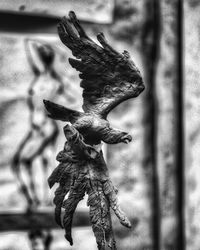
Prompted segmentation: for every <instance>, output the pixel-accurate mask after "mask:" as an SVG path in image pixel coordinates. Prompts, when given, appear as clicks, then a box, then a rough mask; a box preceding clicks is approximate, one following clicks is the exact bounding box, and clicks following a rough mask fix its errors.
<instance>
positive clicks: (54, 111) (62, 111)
mask: <svg viewBox="0 0 200 250" xmlns="http://www.w3.org/2000/svg"><path fill="white" fill-rule="evenodd" d="M43 102H44V105H45V108H46V110H47V111H48V116H49V117H50V118H52V119H54V120H61V121H69V122H71V123H74V122H75V121H76V120H77V119H78V118H79V117H81V116H82V115H83V113H81V112H79V111H76V110H72V109H68V108H66V107H64V106H62V105H59V104H56V103H54V102H50V101H48V100H43Z"/></svg>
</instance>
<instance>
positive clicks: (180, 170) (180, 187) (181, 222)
mask: <svg viewBox="0 0 200 250" xmlns="http://www.w3.org/2000/svg"><path fill="white" fill-rule="evenodd" d="M177 7H178V10H177V18H178V22H177V26H178V27H177V28H178V29H177V37H178V39H177V42H178V44H177V53H178V55H177V61H178V62H177V63H178V68H177V73H178V77H177V80H178V81H177V84H178V91H177V93H175V94H176V97H177V114H178V120H177V145H176V146H177V150H176V153H177V172H176V175H177V176H176V178H177V210H178V211H177V212H178V235H177V241H178V243H177V246H179V249H181V250H184V249H185V214H184V211H185V209H184V208H185V197H184V193H185V192H184V190H185V188H184V117H183V115H184V110H183V107H184V105H183V95H184V93H183V92H184V89H183V81H184V79H183V74H184V71H183V70H184V69H183V1H182V0H179V1H178V6H177Z"/></svg>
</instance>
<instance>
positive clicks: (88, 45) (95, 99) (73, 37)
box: [44, 11, 144, 250]
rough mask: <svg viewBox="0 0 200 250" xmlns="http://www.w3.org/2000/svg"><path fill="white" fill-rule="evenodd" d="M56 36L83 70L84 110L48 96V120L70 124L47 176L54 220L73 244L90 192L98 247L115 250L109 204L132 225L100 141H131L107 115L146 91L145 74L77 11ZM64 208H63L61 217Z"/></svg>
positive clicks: (81, 76)
mask: <svg viewBox="0 0 200 250" xmlns="http://www.w3.org/2000/svg"><path fill="white" fill-rule="evenodd" d="M58 34H59V37H60V39H61V41H62V43H63V44H64V45H65V46H66V47H68V48H69V49H70V50H71V51H72V54H73V56H74V57H76V59H74V58H69V63H70V65H71V66H72V67H73V68H75V69H76V70H77V71H79V72H80V74H79V77H80V78H81V82H80V86H81V87H82V88H83V94H82V96H83V106H82V108H83V112H79V111H76V110H72V109H69V108H67V107H64V106H61V105H59V104H56V103H53V102H51V101H50V100H44V105H45V108H46V110H47V112H48V116H49V117H50V118H52V119H55V120H61V121H64V122H67V125H66V126H65V127H64V134H65V137H66V143H65V145H64V149H63V150H62V151H61V152H59V154H58V156H57V160H58V162H59V165H58V166H57V167H56V168H55V169H54V171H53V173H52V174H51V176H50V177H49V179H48V182H49V185H50V187H52V186H53V185H54V184H55V183H59V186H58V188H57V189H56V191H55V198H54V203H55V206H56V207H55V219H56V221H57V223H58V224H59V225H60V226H61V227H64V228H65V237H66V239H67V240H68V241H69V242H70V244H71V245H72V244H73V240H72V236H71V226H72V218H73V214H74V212H75V209H76V207H77V204H78V202H79V201H80V200H81V199H83V197H84V195H85V193H86V194H88V203H87V204H88V206H89V207H90V221H91V223H92V228H93V232H94V235H95V237H96V241H97V246H98V249H100V250H104V249H107V247H109V248H110V249H116V242H115V239H114V233H113V230H112V223H111V215H110V208H112V209H113V211H114V212H115V214H116V216H117V217H118V218H119V220H120V222H121V224H122V225H124V226H126V227H131V224H130V221H129V220H128V218H127V217H126V216H125V214H124V213H123V212H122V211H121V209H120V207H119V204H118V201H117V189H116V188H115V187H114V186H113V184H112V182H111V180H110V177H109V173H108V168H107V165H106V163H105V161H104V158H103V153H102V150H101V147H100V146H99V145H101V142H102V141H103V142H105V143H108V144H116V143H120V142H123V143H129V142H130V141H131V140H132V137H131V136H130V135H129V134H128V133H126V132H123V131H120V130H117V129H114V128H112V127H111V126H110V124H109V122H108V120H107V116H108V114H109V112H110V111H111V110H112V109H114V108H115V107H116V106H118V105H119V104H120V103H122V102H124V101H125V100H128V99H130V98H134V97H137V96H138V95H139V94H140V93H141V92H142V91H143V90H144V84H143V80H142V76H141V74H140V71H139V70H138V68H137V67H136V66H135V64H134V62H133V61H132V60H131V58H130V55H129V53H128V52H127V51H124V52H123V53H122V54H120V53H118V52H117V51H116V50H114V49H113V48H112V47H111V46H110V45H109V44H108V42H107V41H106V39H105V37H104V34H103V33H99V34H98V35H97V39H98V41H99V43H100V45H98V44H96V43H95V42H94V41H93V40H92V39H91V38H89V37H88V36H87V34H86V33H85V31H84V29H83V28H82V27H81V25H80V23H79V21H78V19H77V18H76V15H75V13H74V12H73V11H70V12H69V19H67V18H66V17H64V18H63V19H62V20H61V22H60V23H59V25H58ZM67 193H68V197H67V198H65V197H66V194H67ZM62 208H63V209H65V212H64V216H63V219H62V221H61V217H62V216H61V210H62Z"/></svg>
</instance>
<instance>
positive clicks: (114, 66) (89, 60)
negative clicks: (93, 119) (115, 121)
mask: <svg viewBox="0 0 200 250" xmlns="http://www.w3.org/2000/svg"><path fill="white" fill-rule="evenodd" d="M69 19H70V20H67V18H65V17H64V18H63V19H62V21H61V22H60V24H59V25H58V34H59V36H60V39H61V41H62V42H63V43H64V44H65V45H66V46H67V47H68V48H69V49H70V50H71V51H72V54H73V55H74V56H75V57H76V58H77V59H78V60H75V59H72V58H69V63H70V64H71V66H72V67H73V68H75V69H76V70H78V71H79V72H80V73H81V74H80V75H79V76H80V78H81V79H82V81H81V83H80V85H81V87H82V88H83V99H84V100H83V101H84V102H83V110H84V111H85V112H89V113H96V114H98V115H100V116H102V117H104V118H106V116H107V114H108V113H109V112H110V111H111V110H112V109H113V108H115V107H116V106H117V105H118V104H120V103H121V102H123V101H125V100H127V99H129V98H133V97H136V96H138V95H139V94H140V93H141V92H142V91H143V90H144V85H143V81H142V77H141V74H140V72H139V70H138V69H137V67H136V66H135V64H134V63H133V61H131V59H130V56H129V54H128V52H127V51H124V52H123V53H122V54H120V53H118V52H117V51H115V50H114V49H113V48H112V47H111V46H110V45H109V44H108V43H107V41H106V39H105V37H104V35H103V33H100V34H98V35H97V39H98V41H99V42H100V44H101V46H100V45H98V44H96V43H95V42H94V41H92V40H91V39H90V38H89V37H88V36H87V34H86V33H85V31H84V29H83V28H82V27H81V25H80V24H79V21H78V20H77V18H76V16H75V13H74V12H72V11H71V12H70V13H69Z"/></svg>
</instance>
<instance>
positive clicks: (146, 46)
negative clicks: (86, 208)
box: [142, 0, 161, 250]
mask: <svg viewBox="0 0 200 250" xmlns="http://www.w3.org/2000/svg"><path fill="white" fill-rule="evenodd" d="M145 11H146V13H145V14H146V15H145V17H146V21H145V24H144V27H143V36H142V44H143V50H144V61H145V66H146V82H147V85H148V86H147V94H146V98H145V100H146V105H145V106H146V109H147V110H146V113H145V119H147V120H148V122H151V125H150V128H149V129H148V130H147V132H146V145H149V151H150V152H149V160H150V162H151V163H150V165H151V166H150V167H151V182H152V241H153V249H154V250H159V249H160V238H161V237H160V236H161V235H160V232H161V230H160V199H159V196H160V191H159V176H158V166H157V149H156V148H157V123H158V121H157V98H156V74H157V65H158V59H159V54H160V33H161V30H160V29H161V21H160V3H159V0H153V1H151V0H147V1H146V6H145Z"/></svg>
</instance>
